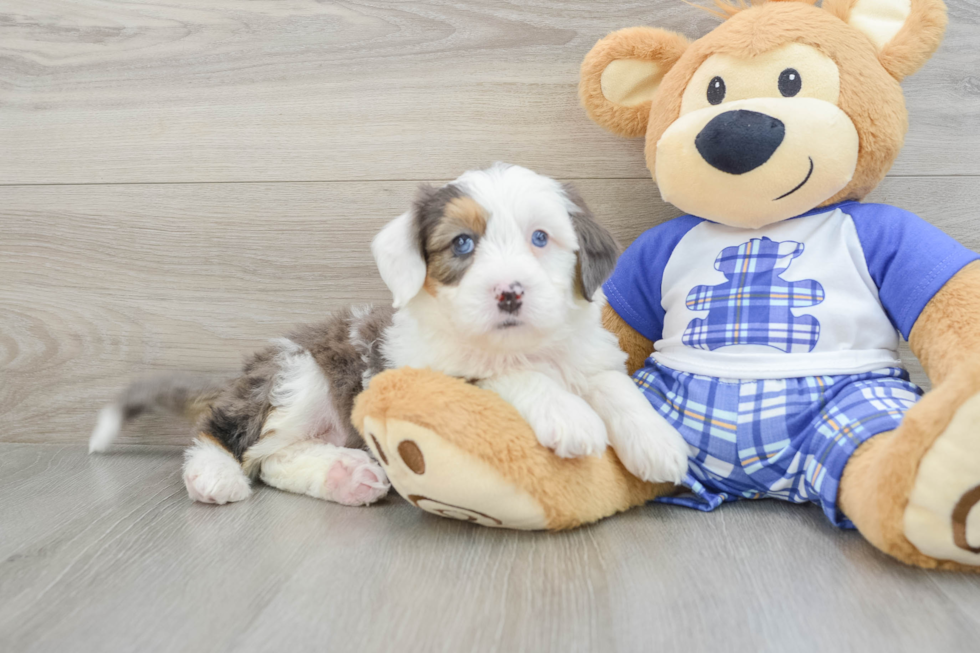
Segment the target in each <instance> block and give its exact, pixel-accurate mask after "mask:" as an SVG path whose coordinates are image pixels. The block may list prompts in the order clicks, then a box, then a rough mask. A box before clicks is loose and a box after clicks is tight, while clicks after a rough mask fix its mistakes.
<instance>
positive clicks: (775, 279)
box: [681, 238, 824, 353]
mask: <svg viewBox="0 0 980 653" xmlns="http://www.w3.org/2000/svg"><path fill="white" fill-rule="evenodd" d="M802 253H803V243H797V242H793V241H791V240H787V241H783V242H775V241H773V240H770V239H769V238H753V239H751V240H749V241H748V242H745V243H742V244H741V245H738V246H734V247H726V248H725V249H723V250H722V252H721V254H719V255H718V258H716V259H715V268H716V269H717V270H719V271H720V272H723V273H724V274H725V276H726V277H727V278H728V281H727V282H726V283H723V284H719V285H717V286H695V287H694V288H693V289H692V290H691V292H690V293H688V295H687V301H686V306H687V308H689V309H691V310H693V311H705V310H706V311H708V316H707V317H705V318H696V319H694V320H691V322H690V323H689V324H688V325H687V328H686V329H685V330H684V334H683V336H682V338H681V340H682V342H683V343H684V344H685V345H687V346H689V347H694V348H696V349H708V350H715V349H719V348H720V347H728V346H731V345H766V346H769V347H775V348H776V349H779V350H781V351H784V352H787V353H795V352H809V351H812V350H813V348H814V347H816V345H817V340H818V339H819V338H820V323H819V322H818V321H817V320H816V318H814V317H813V316H810V315H801V316H795V315H793V313H792V311H791V310H790V309H793V308H806V307H808V306H814V305H816V304H819V303H820V302H822V301H823V300H824V291H823V286H821V285H820V284H819V283H818V282H816V281H814V280H812V279H806V280H803V281H786V280H785V279H782V278H781V277H780V276H779V275H780V274H781V273H782V272H784V271H785V270H786V269H787V268H788V267H789V266H790V264H791V263H792V262H793V259H795V258H796V257H798V256H799V255H800V254H802Z"/></svg>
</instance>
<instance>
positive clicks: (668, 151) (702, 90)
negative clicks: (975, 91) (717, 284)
mask: <svg viewBox="0 0 980 653" xmlns="http://www.w3.org/2000/svg"><path fill="white" fill-rule="evenodd" d="M715 2H716V4H717V5H718V7H719V8H720V9H721V10H722V12H721V13H720V15H722V16H723V17H726V16H727V19H726V20H725V22H723V23H722V24H721V25H719V26H718V27H717V28H715V29H714V30H712V31H711V32H709V33H708V34H706V35H705V36H703V37H701V38H700V39H698V40H696V41H694V42H688V40H687V39H685V38H684V37H683V36H681V35H679V34H675V33H673V32H668V31H665V30H661V29H655V28H650V27H632V28H627V29H623V30H620V31H617V32H614V33H612V34H610V35H609V36H607V37H606V38H604V39H602V40H601V41H599V42H598V43H597V44H596V45H595V47H593V48H592V50H591V51H590V52H589V54H588V55H587V56H586V58H585V61H584V62H583V63H582V78H581V84H580V89H579V90H580V94H581V98H582V102H583V104H584V105H585V108H586V110H587V111H588V113H589V115H590V116H591V117H592V119H593V120H595V121H596V122H597V123H599V124H600V125H602V126H603V127H605V128H606V129H609V130H610V131H613V132H615V133H618V134H620V135H623V136H630V137H637V136H642V135H645V136H646V159H647V166H648V167H649V168H650V171H651V172H652V173H653V176H654V179H656V181H657V184H658V186H659V187H660V192H661V195H662V196H663V198H664V200H665V201H667V202H670V203H671V204H673V205H675V206H677V207H678V208H680V209H681V210H683V211H686V212H688V213H691V214H694V215H697V216H699V217H702V218H706V219H709V220H713V221H715V222H720V223H723V224H728V225H731V226H737V227H753V228H754V227H761V226H764V225H766V224H770V223H773V222H777V221H779V220H784V219H786V218H790V217H793V216H795V215H799V214H801V213H805V212H806V211H809V210H810V209H813V208H816V207H819V206H823V205H827V204H832V203H834V202H839V201H842V200H846V199H861V198H863V197H864V196H865V195H867V194H868V193H869V192H870V191H871V189H873V188H874V187H875V186H876V185H877V184H878V182H879V181H881V179H882V178H883V177H884V176H885V173H886V172H888V169H889V168H890V167H891V164H892V162H893V161H894V160H895V157H896V156H898V152H899V150H900V149H901V147H902V141H903V139H904V136H905V131H906V128H907V116H906V111H905V102H904V99H903V96H902V89H901V87H900V86H899V81H900V80H901V79H902V78H903V77H905V76H906V75H909V74H911V73H913V72H915V71H916V70H917V69H918V68H919V67H920V66H921V65H922V64H923V63H925V62H926V60H927V59H928V58H929V57H930V56H931V55H932V53H933V52H934V51H935V50H936V48H937V47H938V46H939V43H940V41H941V40H942V36H943V31H944V29H945V26H946V8H945V6H944V5H943V3H942V0H824V2H823V7H822V8H817V7H815V6H813V4H812V3H813V2H815V0H769V1H768V2H762V3H761V4H756V5H754V6H748V5H741V4H740V5H739V6H734V5H730V4H725V2H724V1H723V0H715ZM739 2H741V0H739Z"/></svg>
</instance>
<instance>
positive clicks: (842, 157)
mask: <svg viewBox="0 0 980 653" xmlns="http://www.w3.org/2000/svg"><path fill="white" fill-rule="evenodd" d="M716 1H717V4H718V8H719V9H720V12H719V14H720V15H721V16H722V17H723V18H725V21H724V22H723V23H722V24H721V25H720V26H719V27H717V28H716V29H714V30H713V31H711V32H710V33H708V34H707V35H705V36H703V37H702V38H700V39H698V40H697V41H694V42H688V41H687V40H686V39H685V38H684V37H683V36H680V35H678V34H675V33H672V32H668V31H664V30H660V29H654V28H647V27H634V28H629V29H624V30H621V31H618V32H615V33H613V34H610V35H609V36H607V37H606V38H604V39H602V40H601V41H599V42H598V43H597V44H596V46H595V47H594V48H593V49H592V51H591V52H589V54H588V56H587V57H586V58H585V61H584V63H583V65H582V79H581V85H580V92H581V98H582V102H583V104H584V106H585V108H586V111H587V112H588V113H589V115H590V117H592V119H593V120H595V121H596V122H597V123H598V124H599V125H601V126H603V127H605V128H606V129H609V130H611V131H613V132H615V133H617V134H620V135H623V136H630V137H639V136H645V138H646V157H647V165H648V167H649V169H650V171H651V172H652V173H653V176H654V179H655V180H656V182H657V184H658V186H659V188H660V192H661V194H662V195H663V197H664V199H665V200H667V201H668V202H671V203H672V204H674V205H675V206H677V207H679V208H680V209H681V210H683V211H685V212H686V213H688V215H685V216H682V217H680V218H677V219H675V220H671V221H669V222H666V223H664V224H662V225H659V226H657V227H655V228H654V229H651V230H650V231H648V232H646V233H645V234H643V235H642V236H640V238H638V239H637V241H636V242H634V243H633V244H632V245H631V246H630V247H629V248H628V249H627V251H626V252H625V253H624V254H623V256H622V257H621V258H620V260H619V263H618V265H617V268H616V271H615V272H614V273H613V276H612V277H611V278H610V279H609V280H608V281H607V282H606V284H605V286H604V291H605V297H606V299H607V301H608V305H607V306H606V308H605V312H604V323H605V326H606V327H607V328H608V329H609V330H611V331H612V332H614V333H615V334H617V335H618V337H619V340H620V345H621V346H622V348H623V349H624V350H625V351H626V352H627V353H628V354H629V372H630V373H631V374H633V375H634V380H635V381H636V382H637V384H638V385H639V386H640V388H641V389H643V391H644V393H645V395H646V397H647V399H648V400H649V401H650V402H651V403H652V404H653V406H654V407H655V408H656V409H657V410H658V411H659V412H660V414H661V415H663V416H664V417H665V418H666V419H667V420H668V422H670V423H671V424H673V425H674V426H675V427H676V428H677V429H678V430H679V431H680V432H681V434H682V435H683V436H684V438H685V440H686V441H687V443H688V445H689V447H690V451H691V455H690V460H689V473H688V476H687V478H686V479H685V482H684V486H683V487H680V486H677V487H675V486H672V485H655V484H647V483H642V482H640V481H638V480H636V479H635V478H633V477H632V476H630V475H629V474H628V473H627V472H626V471H625V470H624V468H623V467H622V465H621V464H619V462H618V460H617V459H616V458H615V456H614V455H613V454H612V452H611V451H607V452H606V455H605V457H603V458H583V459H574V460H563V459H559V458H557V457H556V456H554V455H553V454H552V453H551V452H549V451H548V450H546V449H544V448H543V447H541V446H540V445H538V444H537V442H536V440H535V437H534V434H533V433H532V432H531V430H530V428H529V427H528V426H527V424H525V423H524V422H523V421H522V420H521V418H520V417H519V416H518V415H517V413H516V411H515V410H514V409H513V408H511V407H510V406H509V405H507V404H506V403H504V402H503V401H502V400H501V399H500V398H499V397H497V396H496V395H494V394H492V393H490V392H487V391H483V390H480V389H477V388H475V387H473V386H470V385H467V384H466V383H465V382H464V381H461V380H457V379H452V378H448V377H445V376H442V375H439V374H436V373H433V372H430V371H419V370H409V369H404V370H395V371H389V372H386V373H384V374H381V375H380V376H378V377H376V378H375V379H374V380H373V381H372V383H371V385H370V387H369V388H368V390H367V391H365V392H364V393H363V394H362V395H361V396H360V397H359V398H358V401H357V405H356V407H355V410H354V416H353V421H354V424H355V425H358V427H359V428H360V429H361V430H362V433H363V434H364V436H365V439H366V440H367V442H368V443H369V446H370V447H371V449H372V451H373V452H374V454H375V455H376V456H377V458H378V459H379V460H380V461H381V463H382V465H383V466H384V467H385V469H386V471H387V472H388V474H389V476H390V478H391V482H392V484H393V485H394V487H395V488H396V489H397V490H398V491H399V492H400V493H401V494H402V495H403V496H404V497H406V498H407V499H408V500H409V501H411V502H412V503H413V504H415V505H416V506H418V507H420V508H422V509H423V510H427V511H429V512H432V513H435V514H439V515H443V516H446V517H454V518H458V519H467V520H470V521H473V522H477V523H480V524H484V525H487V526H499V527H509V528H522V529H562V528H570V527H574V526H578V525H581V524H585V523H588V522H592V521H594V520H597V519H599V518H601V517H605V516H608V515H611V514H613V513H616V512H618V511H621V510H624V509H626V508H629V507H631V506H636V505H640V504H643V503H645V502H647V501H650V500H651V499H656V500H658V501H664V502H668V503H675V504H681V505H686V506H689V507H695V508H699V509H702V510H711V509H714V508H715V507H717V506H718V505H719V504H720V503H722V502H725V501H733V500H738V499H751V498H760V497H770V498H781V499H785V500H788V501H792V502H796V503H803V502H813V503H817V504H819V505H820V506H821V507H822V509H823V511H824V513H825V514H826V515H827V517H828V519H830V520H831V522H833V523H834V524H836V525H838V526H841V527H856V528H857V529H858V530H859V531H860V532H861V533H862V535H864V537H865V538H866V539H867V540H868V541H869V542H870V543H871V544H873V545H874V546H876V547H878V548H879V549H881V550H882V551H884V552H886V553H888V554H890V555H892V556H894V557H896V558H898V559H899V560H902V561H904V562H907V563H910V564H915V565H919V566H922V567H941V568H955V569H971V570H976V569H977V568H978V566H980V507H978V504H980V326H978V325H980V263H978V262H977V258H978V256H977V254H975V253H973V252H971V251H969V250H967V249H966V248H964V247H963V246H962V245H960V244H958V243H957V242H955V241H954V240H952V239H951V238H950V237H948V236H946V235H945V234H943V233H942V232H940V231H939V230H938V229H936V228H934V227H932V226H931V225H929V224H928V223H927V222H925V221H923V220H921V219H920V218H918V217H916V216H914V215H912V214H910V213H908V212H906V211H902V210H901V209H897V208H895V207H891V206H885V205H876V204H864V203H861V202H860V200H861V199H862V198H864V197H865V196H866V195H867V194H868V193H869V192H870V191H871V190H872V189H873V188H874V187H875V186H876V185H877V184H878V183H879V182H880V181H881V180H882V179H883V178H884V176H885V173H886V172H887V171H888V169H889V167H890V166H891V164H892V162H893V161H894V160H895V157H896V156H897V155H898V152H899V150H900V149H901V146H902V142H903V138H904V135H905V131H906V128H907V117H906V111H905V104H904V100H903V96H902V90H901V87H900V86H899V81H900V80H901V79H902V78H903V77H905V76H906V75H909V74H911V73H913V72H915V71H916V70H917V69H918V68H919V67H920V66H922V65H923V64H924V63H925V62H926V60H927V59H928V58H929V57H930V56H931V54H932V53H933V52H934V51H935V49H936V48H937V47H938V45H939V43H940V41H941V40H942V35H943V30H944V28H945V24H946V11H945V7H944V5H943V4H942V2H941V1H940V0H911V1H910V0H825V1H824V4H823V7H822V8H817V7H815V6H813V5H812V4H811V3H809V2H806V1H778V2H774V1H770V2H764V3H762V4H757V5H755V6H751V7H750V6H743V5H740V6H732V5H727V4H724V3H722V2H721V0H716ZM900 336H901V337H905V338H907V339H908V340H909V342H910V344H911V348H912V351H913V352H914V353H915V354H916V356H918V358H919V360H920V361H921V362H922V365H923V367H924V368H925V370H926V372H927V373H928V375H929V377H930V379H931V381H932V385H933V389H932V390H931V391H930V392H928V393H925V394H923V393H922V391H921V390H919V389H918V388H917V387H916V386H914V385H913V384H912V383H911V382H910V381H909V377H908V374H907V372H906V371H905V370H904V369H902V368H901V362H900V360H899V358H898V354H897V351H896V350H897V347H898V343H899V337H900ZM651 518H654V517H653V515H652V514H651Z"/></svg>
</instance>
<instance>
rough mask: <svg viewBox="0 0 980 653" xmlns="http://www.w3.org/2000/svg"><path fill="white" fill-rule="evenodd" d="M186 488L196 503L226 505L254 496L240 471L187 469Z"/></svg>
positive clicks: (185, 476) (185, 475)
mask: <svg viewBox="0 0 980 653" xmlns="http://www.w3.org/2000/svg"><path fill="white" fill-rule="evenodd" d="M184 486H185V487H186V488H187V494H188V495H189V496H190V498H191V499H193V500H194V501H199V502H201V503H215V504H218V505H224V504H226V503H234V502H236V501H242V500H244V499H247V498H248V497H249V496H251V494H252V486H251V485H250V484H249V482H248V478H247V477H246V476H245V475H244V474H243V473H242V472H241V470H238V469H187V470H185V471H184Z"/></svg>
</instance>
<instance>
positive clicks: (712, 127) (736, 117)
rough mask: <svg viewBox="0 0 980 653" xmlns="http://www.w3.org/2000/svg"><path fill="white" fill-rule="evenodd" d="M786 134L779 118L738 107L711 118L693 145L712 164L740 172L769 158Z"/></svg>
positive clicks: (727, 170)
mask: <svg viewBox="0 0 980 653" xmlns="http://www.w3.org/2000/svg"><path fill="white" fill-rule="evenodd" d="M785 136H786V126H785V125H783V123H782V121H780V120H777V119H776V118H773V117H772V116H767V115H766V114H764V113H759V112H757V111H745V110H742V109H740V110H738V111H726V112H725V113H722V114H719V115H717V116H715V117H714V118H712V119H711V122H709V123H708V124H707V125H705V126H704V129H702V130H701V133H700V134H698V135H697V137H696V138H695V139H694V145H695V147H697V148H698V152H700V153H701V157H702V158H703V159H704V160H705V161H707V162H708V163H709V164H711V165H712V166H713V167H715V168H717V169H719V170H721V171H722V172H727V173H729V174H732V175H742V174H745V173H746V172H749V171H751V170H755V169H756V168H758V167H759V166H761V165H762V164H763V163H765V162H766V161H768V160H769V157H771V156H772V155H773V152H775V151H776V148H778V147H779V145H780V143H782V142H783V138H784V137H785Z"/></svg>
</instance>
